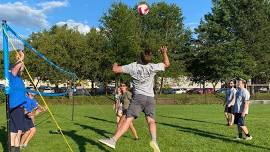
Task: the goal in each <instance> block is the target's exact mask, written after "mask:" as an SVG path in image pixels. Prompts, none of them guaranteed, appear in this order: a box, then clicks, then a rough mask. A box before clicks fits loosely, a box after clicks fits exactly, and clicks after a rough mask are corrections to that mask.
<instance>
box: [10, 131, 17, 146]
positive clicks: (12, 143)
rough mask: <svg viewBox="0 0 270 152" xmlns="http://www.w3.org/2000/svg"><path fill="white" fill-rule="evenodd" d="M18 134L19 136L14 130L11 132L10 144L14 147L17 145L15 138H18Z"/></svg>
mask: <svg viewBox="0 0 270 152" xmlns="http://www.w3.org/2000/svg"><path fill="white" fill-rule="evenodd" d="M16 136H17V133H14V132H11V133H10V139H11V140H10V145H11V146H12V147H14V146H15V139H16Z"/></svg>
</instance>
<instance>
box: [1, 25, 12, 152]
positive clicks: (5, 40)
mask: <svg viewBox="0 0 270 152" xmlns="http://www.w3.org/2000/svg"><path fill="white" fill-rule="evenodd" d="M2 28H3V52H4V53H3V54H4V57H3V59H4V78H5V95H6V120H7V121H6V122H7V151H8V152H10V151H11V145H10V133H9V131H10V129H9V127H10V125H9V124H10V115H9V114H10V112H9V111H10V109H9V92H10V87H9V72H8V71H9V50H8V37H7V35H6V33H5V32H4V30H5V31H7V21H6V20H2Z"/></svg>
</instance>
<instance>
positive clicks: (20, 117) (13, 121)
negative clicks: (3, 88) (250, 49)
mask: <svg viewBox="0 0 270 152" xmlns="http://www.w3.org/2000/svg"><path fill="white" fill-rule="evenodd" d="M24 120H25V118H24V110H23V108H22V107H17V108H14V109H12V110H11V111H10V126H9V127H10V132H13V133H18V131H19V130H20V131H23V130H24Z"/></svg>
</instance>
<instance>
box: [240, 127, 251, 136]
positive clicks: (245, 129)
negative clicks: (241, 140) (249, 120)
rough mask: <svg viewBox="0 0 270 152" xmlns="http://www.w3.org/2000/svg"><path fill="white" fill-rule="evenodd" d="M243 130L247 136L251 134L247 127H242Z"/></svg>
mask: <svg viewBox="0 0 270 152" xmlns="http://www.w3.org/2000/svg"><path fill="white" fill-rule="evenodd" d="M241 129H242V130H243V132H244V133H245V134H249V132H248V128H247V126H241Z"/></svg>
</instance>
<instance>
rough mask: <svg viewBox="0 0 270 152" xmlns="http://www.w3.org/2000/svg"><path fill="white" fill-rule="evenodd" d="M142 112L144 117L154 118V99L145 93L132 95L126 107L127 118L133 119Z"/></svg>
mask: <svg viewBox="0 0 270 152" xmlns="http://www.w3.org/2000/svg"><path fill="white" fill-rule="evenodd" d="M141 112H144V114H145V116H146V117H151V118H154V115H155V99H154V97H149V96H145V95H140V94H137V95H134V97H133V100H132V102H131V103H130V105H129V107H128V109H127V114H126V116H127V118H129V117H134V118H135V119H136V118H137V117H138V116H139V115H140V113H141Z"/></svg>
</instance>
